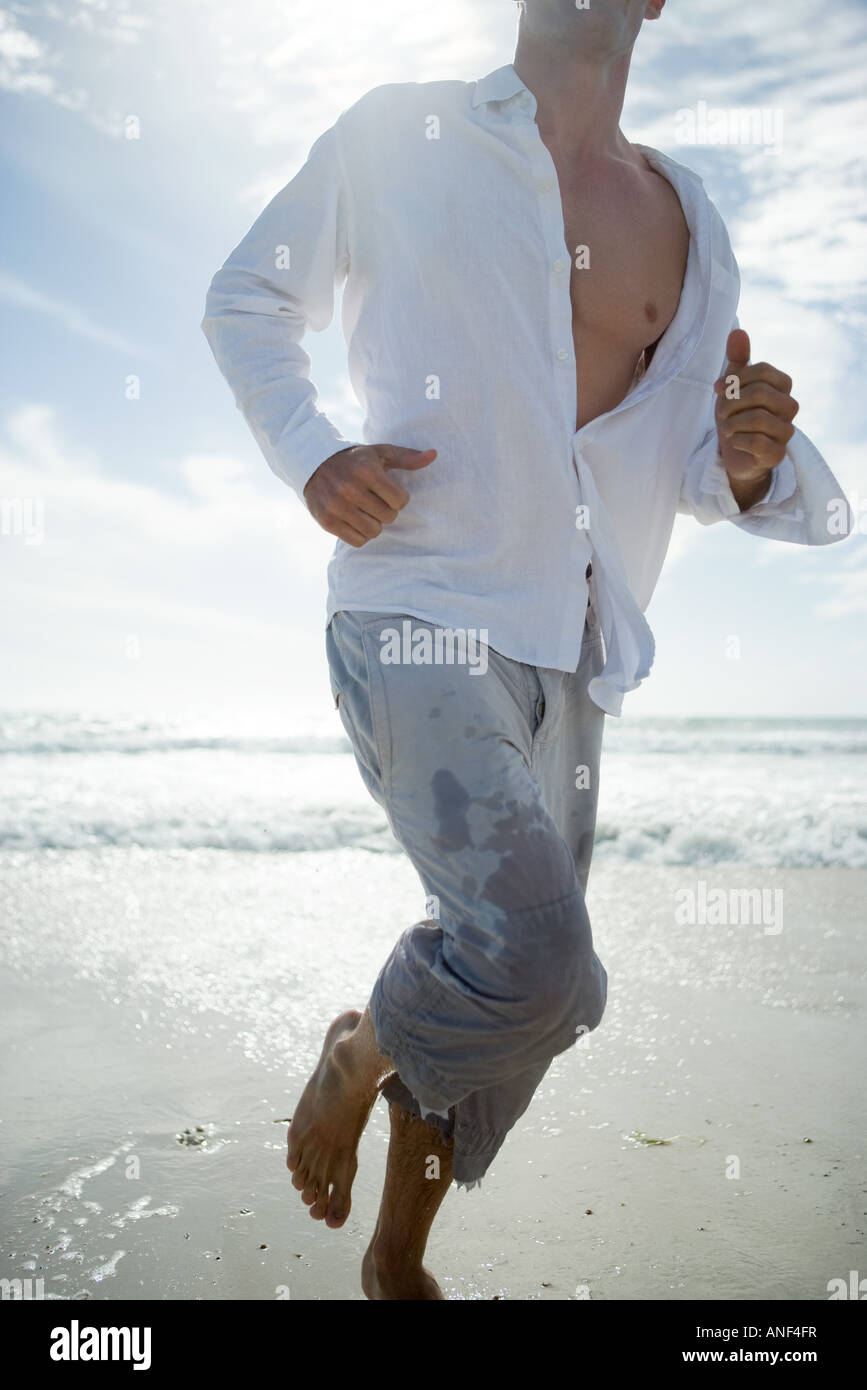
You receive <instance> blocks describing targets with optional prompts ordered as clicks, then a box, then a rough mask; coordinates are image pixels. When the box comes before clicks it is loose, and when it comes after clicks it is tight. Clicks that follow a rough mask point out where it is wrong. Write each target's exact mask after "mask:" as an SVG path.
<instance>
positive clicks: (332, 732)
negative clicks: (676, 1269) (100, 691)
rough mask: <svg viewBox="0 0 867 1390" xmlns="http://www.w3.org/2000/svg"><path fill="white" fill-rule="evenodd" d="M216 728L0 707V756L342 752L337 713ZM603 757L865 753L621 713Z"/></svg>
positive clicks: (840, 724) (852, 722)
mask: <svg viewBox="0 0 867 1390" xmlns="http://www.w3.org/2000/svg"><path fill="white" fill-rule="evenodd" d="M282 723H283V721H282V720H280V721H278V724H277V726H276V727H275V724H274V720H273V719H271V721H270V727H269V728H268V729H267V730H265V729H263V728H262V727H256V726H255V725H251V724H250V722H249V720H248V721H247V722H246V724H245V725H244V726H243V727H242V726H241V724H240V722H239V724H238V725H237V726H235V727H230V726H226V725H223V726H222V727H218V726H216V725H215V724H214V723H213V722H211V721H206V720H196V721H185V722H184V721H175V722H171V721H168V720H165V721H160V720H153V719H146V718H135V717H129V718H120V717H110V716H104V717H94V716H86V715H83V714H60V713H24V712H19V711H5V712H3V713H0V754H2V753H6V754H20V755H31V756H34V757H39V756H44V755H50V754H55V755H62V754H82V753H92V754H100V753H125V754H146V753H185V752H198V753H202V752H205V753H207V752H214V753H239V754H246V755H259V754H276V755H284V756H289V757H291V756H307V755H310V754H320V753H321V754H327V755H330V754H337V753H345V752H346V751H347V747H348V745H347V743H346V740H345V738H343V737H342V731H341V729H340V724H339V719H338V717H337V715H336V714H335V712H334V710H333V709H331V708H329V709H328V710H325V711H323V712H322V714H321V715H318V716H313V715H308V716H304V717H300V716H291V715H287V718H286V723H285V727H281V725H282ZM605 753H606V756H609V755H613V756H614V757H622V756H653V757H656V756H674V757H683V758H692V757H696V756H698V757H704V758H708V757H728V756H737V757H739V756H751V757H768V758H798V759H803V758H811V757H829V756H837V757H846V758H857V757H862V756H864V755H867V720H863V719H804V720H798V719H778V720H773V719H712V718H702V719H696V718H689V719H671V718H666V719H663V718H651V717H648V716H644V717H642V718H633V719H630V718H628V717H627V718H624V720H623V721H616V720H609V721H608V725H607V729H606V736H605Z"/></svg>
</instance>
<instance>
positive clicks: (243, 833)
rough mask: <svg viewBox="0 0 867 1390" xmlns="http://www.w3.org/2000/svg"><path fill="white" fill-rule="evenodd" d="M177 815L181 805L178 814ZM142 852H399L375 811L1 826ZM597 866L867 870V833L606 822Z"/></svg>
mask: <svg viewBox="0 0 867 1390" xmlns="http://www.w3.org/2000/svg"><path fill="white" fill-rule="evenodd" d="M178 809H179V811H180V810H182V808H178ZM107 848H128V849H133V848H140V849H149V850H153V849H155V850H167V851H180V852H183V851H187V850H197V849H219V850H228V851H236V852H243V853H248V854H299V853H305V852H307V853H309V852H316V853H328V852H333V851H335V850H339V849H345V848H355V849H365V850H369V851H370V852H371V853H376V854H393V853H399V852H400V846H399V845H398V843H397V841H396V840H395V839H394V836H393V835H392V833H391V831H390V829H389V828H388V824H387V822H386V821H385V820H384V819H383V817H382V816H381V813H379V812H378V810H377V809H376V808H375V807H372V808H371V810H369V811H368V810H367V809H366V808H359V809H358V810H354V809H353V810H347V809H345V808H344V809H336V808H332V809H322V808H316V807H306V808H301V809H296V810H295V812H294V813H287V814H286V815H285V817H284V818H283V819H282V820H280V821H275V819H274V818H273V817H272V818H271V819H270V822H269V823H268V824H264V823H263V822H262V821H261V820H259V819H256V818H248V819H244V818H239V817H234V818H229V817H228V816H227V817H226V818H213V817H211V818H208V819H197V818H195V817H192V816H189V815H188V816H187V817H186V818H185V819H182V818H181V816H179V815H155V816H151V817H149V818H142V819H141V820H136V819H134V818H130V819H126V818H123V817H116V818H111V817H107V816H102V817H99V818H93V819H90V820H87V819H82V820H81V821H80V822H78V823H73V822H69V821H66V820H65V819H58V818H56V817H52V818H47V817H46V818H42V817H38V816H37V817H31V818H30V819H29V822H28V823H27V824H20V823H19V824H17V825H12V824H9V825H6V826H5V827H2V826H0V850H3V851H16V850H19V851H21V850H23V851H39V850H99V849H107ZM593 856H594V862H598V861H603V860H604V861H607V862H610V861H612V860H614V861H617V862H620V863H634V862H643V863H647V864H671V865H677V864H690V865H694V866H701V865H713V864H724V863H741V864H762V865H774V866H776V867H778V868H805V867H816V868H821V867H825V868H861V869H863V868H867V829H865V828H863V827H859V826H858V825H853V824H851V823H850V822H848V821H847V820H845V819H843V818H839V819H831V820H828V821H825V822H823V823H822V824H821V825H820V826H817V825H815V824H810V823H809V818H808V817H805V818H803V819H802V820H798V821H797V822H796V823H790V824H788V825H786V826H779V825H766V826H764V827H763V828H762V829H761V830H759V829H758V828H757V827H756V826H755V825H750V824H747V825H745V826H744V828H743V830H741V831H738V830H734V829H732V828H731V827H726V828H724V829H720V830H718V831H714V830H711V829H709V828H707V827H702V826H700V825H696V824H695V823H694V822H693V821H690V820H685V821H684V822H683V823H682V824H671V825H666V824H658V825H653V826H648V825H647V823H646V822H645V823H638V822H637V821H634V822H632V823H627V824H621V825H617V826H615V825H614V824H612V823H611V822H609V821H606V820H605V819H604V818H603V819H601V820H600V823H599V825H598V828H597V835H596V840H595V846H594V851H593Z"/></svg>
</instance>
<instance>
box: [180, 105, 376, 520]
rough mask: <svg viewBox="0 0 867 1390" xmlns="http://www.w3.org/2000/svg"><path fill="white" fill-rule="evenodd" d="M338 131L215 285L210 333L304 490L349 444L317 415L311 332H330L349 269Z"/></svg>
mask: <svg viewBox="0 0 867 1390" xmlns="http://www.w3.org/2000/svg"><path fill="white" fill-rule="evenodd" d="M338 141H339V132H338V129H337V126H332V127H331V128H330V129H329V130H327V131H325V133H324V134H323V135H321V136H320V137H319V139H318V140H317V141H316V142H315V144H314V145H313V147H312V149H311V150H310V153H309V155H308V157H307V161H306V163H305V164H304V166H303V167H302V169H301V170H300V171H299V173H298V174H297V175H296V176H295V178H294V179H292V181H291V183H289V184H287V185H286V187H285V188H283V189H282V190H281V192H279V193H278V194H277V195H276V197H274V198H273V199H272V201H271V202H270V203H269V204H268V206H267V207H266V208H265V209H264V211H263V212H262V213H261V214H260V216H259V217H258V218H257V220H256V221H255V222H254V223H253V226H252V227H251V228H250V230H249V232H248V233H247V235H246V236H245V237H244V239H243V241H241V242H240V243H239V245H238V246H236V247H235V250H234V251H233V252H232V253H231V255H230V256H229V257H228V259H227V260H226V261H225V263H224V264H223V266H222V267H221V269H220V270H218V271H217V273H216V275H215V276H214V278H213V280H212V281H211V285H210V288H209V290H208V294H207V299H206V303H205V316H204V318H203V319H202V325H201V326H202V331H203V332H204V334H205V337H206V338H207V340H208V343H209V344H210V347H211V351H212V352H213V354H214V357H215V359H216V361H217V365H218V366H219V368H220V371H221V372H222V373H223V376H224V377H225V378H226V380H227V382H228V383H229V386H230V387H231V389H232V392H233V395H234V397H235V402H236V405H237V406H238V409H239V410H240V411H241V412H242V414H243V415H244V418H245V419H246V421H247V424H248V425H249V426H250V429H251V431H252V433H253V435H254V437H255V439H256V441H257V443H258V444H259V447H260V448H261V450H262V453H263V454H264V456H265V458H266V460H267V461H268V464H269V466H270V467H271V468H272V469H273V471H274V472H275V473H276V475H277V477H278V478H281V479H282V480H283V482H285V483H287V484H288V485H289V486H290V487H291V488H292V489H293V490H294V491H295V492H296V493H297V494H298V496H299V497H302V498H303V492H304V487H305V485H306V483H307V482H308V480H309V479H310V478H311V477H312V475H313V474H314V473H315V471H316V469H317V468H318V467H319V465H320V464H321V463H323V462H324V461H325V459H327V458H330V456H331V455H332V454H334V453H337V452H338V451H339V450H340V449H345V448H348V447H349V446H350V445H351V444H353V443H355V442H356V441H354V440H349V439H345V438H344V437H343V436H342V435H341V433H340V431H339V430H338V429H337V428H336V426H335V425H333V424H332V422H331V421H330V420H329V419H328V418H327V416H326V415H325V414H324V413H323V412H322V411H321V410H318V409H317V406H316V401H317V391H316V388H315V386H314V385H313V382H312V381H311V379H310V368H311V361H310V357H309V355H308V354H307V353H306V352H305V351H304V349H303V348H302V347H301V340H302V338H303V336H304V334H305V332H306V331H307V330H308V329H310V328H312V329H315V330H320V329H323V328H327V327H328V325H329V323H330V322H331V320H332V318H333V315H334V287H335V284H341V283H342V282H343V280H344V279H345V278H346V274H347V271H348V268H349V214H348V204H347V187H346V181H345V178H344V175H343V166H342V162H341V158H340V150H339V146H338Z"/></svg>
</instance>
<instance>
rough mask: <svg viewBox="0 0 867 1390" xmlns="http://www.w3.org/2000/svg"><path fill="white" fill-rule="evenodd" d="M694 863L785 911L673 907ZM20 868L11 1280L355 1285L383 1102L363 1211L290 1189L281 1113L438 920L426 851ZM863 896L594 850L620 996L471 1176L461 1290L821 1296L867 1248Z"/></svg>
mask: <svg viewBox="0 0 867 1390" xmlns="http://www.w3.org/2000/svg"><path fill="white" fill-rule="evenodd" d="M700 879H703V880H705V881H706V883H707V884H709V885H710V886H712V887H723V888H728V887H738V888H753V887H758V888H761V887H769V888H774V887H780V888H782V889H783V894H784V898H783V902H784V908H785V911H784V920H783V927H782V930H781V931H779V932H778V933H776V932H775V933H773V934H772V933H769V932H768V931H767V930H766V929H765V928H763V927H762V926H761V925H747V926H736V925H732V926H727V927H726V926H708V925H704V926H702V925H683V924H679V923H678V922H677V920H676V917H675V911H674V903H675V893H677V892H678V891H679V890H683V889H684V888H688V887H691V886H694V885H695V884H696V882H697V880H700ZM0 891H2V893H3V901H4V917H5V926H4V933H3V941H2V949H0V955H2V960H3V968H2V972H0V998H2V1005H3V1007H2V1011H0V1012H2V1025H0V1029H2V1031H0V1037H2V1044H3V1058H4V1062H5V1066H4V1083H3V1085H4V1099H5V1103H4V1107H3V1124H2V1131H0V1132H2V1137H3V1143H2V1190H3V1193H4V1196H3V1198H2V1208H0V1210H2V1234H0V1259H2V1266H3V1268H2V1273H3V1275H4V1276H5V1277H7V1278H15V1277H19V1278H27V1277H30V1278H41V1279H44V1281H45V1283H44V1288H45V1294H46V1296H47V1297H53V1298H64V1299H67V1298H78V1299H81V1298H96V1299H139V1298H162V1299H273V1298H277V1297H282V1298H286V1297H289V1298H292V1299H302V1300H304V1299H352V1298H362V1297H363V1296H362V1294H361V1289H360V1285H359V1269H360V1262H361V1256H362V1254H363V1252H364V1249H365V1247H366V1244H367V1241H368V1239H369V1235H370V1232H371V1230H372V1228H373V1223H374V1221H375V1216H376V1209H377V1205H378V1200H379V1191H380V1186H381V1181H382V1174H383V1170H384V1160H385V1148H386V1143H387V1113H386V1108H385V1106H384V1104H383V1103H381V1102H380V1103H379V1104H378V1105H377V1107H376V1108H375V1110H374V1115H373V1119H372V1121H371V1124H370V1125H369V1127H368V1130H367V1132H366V1134H365V1136H364V1139H363V1141H362V1147H361V1152H360V1170H359V1175H358V1178H357V1180H356V1185H355V1195H354V1205H353V1210H352V1213H351V1215H350V1218H349V1221H348V1222H347V1224H346V1226H345V1227H344V1228H343V1230H341V1231H338V1232H334V1231H329V1230H327V1228H325V1227H324V1226H323V1225H321V1224H319V1223H315V1222H313V1221H312V1220H311V1219H310V1217H309V1215H308V1214H307V1211H306V1209H305V1208H304V1206H303V1205H302V1203H301V1201H300V1198H299V1197H298V1195H297V1194H296V1193H295V1191H294V1189H293V1188H292V1187H291V1184H290V1182H289V1175H288V1173H287V1171H286V1169H285V1166H284V1158H285V1132H286V1125H285V1118H286V1117H287V1116H288V1115H290V1114H291V1113H292V1105H293V1103H294V1101H295V1100H296V1099H297V1096H298V1094H299V1093H300V1089H301V1086H302V1085H303V1082H304V1080H305V1079H306V1075H307V1073H308V1071H309V1069H310V1067H311V1066H312V1064H313V1061H314V1060H315V1057H316V1054H317V1053H318V1050H319V1046H320V1043H321V1037H322V1034H323V1032H324V1029H325V1027H326V1025H327V1023H328V1022H329V1021H330V1019H331V1017H332V1016H333V1014H334V1013H336V1012H337V1011H338V1010H339V1009H341V1008H344V1007H347V1006H353V1005H354V1006H358V1007H360V1006H363V1003H364V1001H365V998H366V994H367V991H368V990H369V987H370V984H371V983H372V981H373V979H374V977H375V975H376V972H377V970H378V968H379V965H380V964H381V962H382V960H383V959H384V957H385V955H386V953H387V951H388V950H389V948H390V946H391V943H392V941H393V939H394V937H395V936H396V934H397V932H398V931H399V930H400V929H401V927H402V926H403V925H404V924H405V923H407V922H409V921H412V920H416V919H418V918H420V917H421V916H423V902H422V901H421V900H420V889H419V887H418V884H417V881H416V879H415V876H414V874H413V871H412V869H411V868H410V866H409V865H408V864H407V863H406V862H405V861H404V860H402V859H400V858H396V857H395V856H392V855H383V854H371V853H367V852H365V851H363V850H357V849H351V850H343V851H339V852H336V853H334V854H329V855H328V856H324V855H322V854H315V853H309V854H294V855H279V856H277V855H275V856H268V855H257V854H244V853H230V852H225V851H210V850H202V851H193V852H178V853H171V852H165V851H135V850H129V849H124V850H116V851H112V850H103V851H99V852H93V853H91V852H88V851H49V852H43V853H42V854H29V853H27V854H25V853H20V854H6V855H4V856H3V857H2V861H0ZM865 902H867V872H864V871H860V870H831V869H825V870H813V869H801V870H798V869H794V870H792V869H787V870H784V871H778V872H776V873H774V872H773V871H771V870H764V871H762V870H757V869H756V868H755V867H750V868H749V869H743V870H741V869H739V868H738V867H737V866H727V867H725V868H722V867H720V866H714V867H713V868H708V869H703V870H698V871H697V870H692V869H686V868H683V867H667V868H659V867H654V868H647V867H645V866H642V865H639V864H636V865H629V866H626V867H624V866H622V865H606V864H604V863H602V864H600V865H599V866H597V867H594V870H593V872H592V873H591V883H590V894H589V903H590V908H591V917H592V920H593V923H594V934H595V939H596V945H597V950H598V951H599V954H600V955H601V957H602V959H603V961H604V962H605V965H606V968H607V969H608V973H609V1007H608V1011H607V1014H606V1017H605V1019H604V1021H603V1024H602V1026H601V1028H600V1029H599V1030H598V1031H597V1032H596V1033H595V1034H593V1035H592V1036H591V1037H589V1038H587V1039H585V1040H584V1041H583V1042H582V1043H581V1044H580V1045H578V1046H576V1047H575V1048H573V1049H572V1050H571V1051H570V1052H569V1053H567V1054H564V1056H562V1057H560V1058H557V1059H556V1060H555V1061H554V1063H553V1065H552V1068H551V1070H550V1071H549V1073H548V1075H547V1076H546V1078H545V1080H544V1082H543V1084H542V1086H541V1088H540V1090H539V1092H538V1093H537V1095H536V1097H535V1098H534V1101H533V1103H532V1105H531V1107H530V1109H529V1110H528V1112H527V1113H526V1115H524V1117H523V1118H522V1120H521V1121H520V1122H519V1124H518V1126H517V1127H516V1129H515V1130H514V1131H513V1133H512V1135H511V1136H510V1138H509V1140H508V1142H507V1144H506V1145H505V1147H504V1148H503V1150H502V1151H501V1153H500V1155H499V1156H498V1158H497V1160H496V1161H495V1163H494V1165H493V1167H492V1169H491V1170H490V1171H489V1173H488V1174H487V1176H486V1178H485V1180H484V1182H483V1185H482V1188H481V1190H477V1191H473V1192H469V1193H467V1192H458V1191H457V1190H456V1189H452V1191H451V1192H450V1193H449V1195H448V1197H447V1199H446V1202H445V1204H444V1206H443V1209H442V1213H441V1215H440V1218H439V1220H438V1223H437V1225H436V1227H435V1230H434V1234H433V1237H432V1240H431V1245H430V1248H429V1261H428V1262H429V1265H430V1267H431V1268H432V1269H433V1270H434V1272H435V1273H436V1274H437V1275H438V1277H439V1278H440V1280H441V1283H442V1285H443V1288H444V1290H445V1292H446V1296H447V1297H448V1298H452V1299H493V1298H504V1299H520V1300H528V1299H570V1298H576V1297H577V1298H584V1297H588V1296H589V1297H590V1298H591V1299H597V1300H620V1299H663V1300H666V1299H672V1300H675V1299H712V1298H723V1299H731V1300H747V1299H774V1300H785V1299H827V1297H828V1293H827V1284H828V1281H829V1280H830V1279H832V1278H836V1277H847V1276H848V1272H849V1270H850V1269H858V1268H861V1267H863V1265H864V1258H865V1256H864V1245H863V1239H864V1235H863V1233H864V1227H865V1217H864V1212H865V1201H864V1194H863V1150H864V1144H863V1133H864V1124H863V1102H862V1100H861V1083H860V1077H861V1076H862V1074H863V1065H862V1058H863V1038H864V1014H865V1009H864V1005H865V989H864V934H865V933H864V927H865V916H867V913H865ZM199 1126H200V1127H201V1128H198V1127H199ZM185 1131H186V1132H187V1133H185ZM178 1136H181V1137H180V1139H179V1137H178ZM656 1141H666V1142H656Z"/></svg>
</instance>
